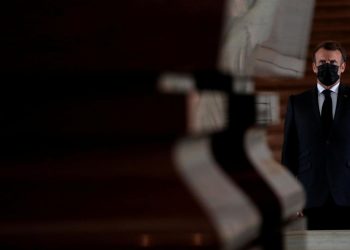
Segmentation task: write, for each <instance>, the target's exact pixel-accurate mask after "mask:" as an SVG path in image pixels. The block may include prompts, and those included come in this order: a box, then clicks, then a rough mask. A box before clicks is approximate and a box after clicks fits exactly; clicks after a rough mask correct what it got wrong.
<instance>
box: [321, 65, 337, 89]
mask: <svg viewBox="0 0 350 250" xmlns="http://www.w3.org/2000/svg"><path fill="white" fill-rule="evenodd" d="M338 69H339V66H337V65H334V64H329V63H325V64H322V65H320V66H318V67H317V78H318V80H320V82H321V83H322V84H324V85H326V86H330V85H332V84H334V83H336V82H337V81H338V80H339V75H338Z"/></svg>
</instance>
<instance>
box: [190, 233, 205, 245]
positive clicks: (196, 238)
mask: <svg viewBox="0 0 350 250" xmlns="http://www.w3.org/2000/svg"><path fill="white" fill-rule="evenodd" d="M192 240H193V245H195V246H202V245H203V235H202V234H201V233H195V234H193V239H192Z"/></svg>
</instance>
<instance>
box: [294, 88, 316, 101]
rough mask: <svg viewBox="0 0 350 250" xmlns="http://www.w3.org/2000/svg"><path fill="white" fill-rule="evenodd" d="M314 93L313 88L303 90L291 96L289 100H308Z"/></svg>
mask: <svg viewBox="0 0 350 250" xmlns="http://www.w3.org/2000/svg"><path fill="white" fill-rule="evenodd" d="M314 93H315V87H314V88H311V89H308V90H305V91H303V92H301V93H297V94H294V95H291V96H290V98H292V99H294V100H295V101H299V100H300V101H301V100H310V99H311V97H312V95H313V94H314Z"/></svg>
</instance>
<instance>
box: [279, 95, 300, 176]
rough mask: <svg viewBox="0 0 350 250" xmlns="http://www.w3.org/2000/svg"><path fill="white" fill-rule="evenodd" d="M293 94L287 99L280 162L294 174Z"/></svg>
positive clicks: (295, 140)
mask: <svg viewBox="0 0 350 250" xmlns="http://www.w3.org/2000/svg"><path fill="white" fill-rule="evenodd" d="M294 112H295V110H294V96H293V95H292V96H290V97H289V99H288V105H287V113H286V118H285V124H284V141H283V148H282V164H283V165H284V166H286V167H287V168H288V169H289V170H290V171H291V172H292V173H293V174H294V175H296V174H297V170H298V136H297V130H296V124H295V113H294Z"/></svg>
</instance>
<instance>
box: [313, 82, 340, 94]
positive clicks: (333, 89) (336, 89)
mask: <svg viewBox="0 0 350 250" xmlns="http://www.w3.org/2000/svg"><path fill="white" fill-rule="evenodd" d="M339 84H340V82H338V83H337V84H336V85H334V86H333V87H332V88H331V89H330V91H332V92H334V93H336V94H338V90H339ZM317 90H318V94H321V93H322V91H323V90H325V88H324V87H323V86H322V85H321V84H319V83H317Z"/></svg>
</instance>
